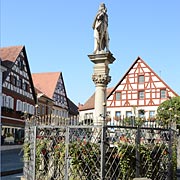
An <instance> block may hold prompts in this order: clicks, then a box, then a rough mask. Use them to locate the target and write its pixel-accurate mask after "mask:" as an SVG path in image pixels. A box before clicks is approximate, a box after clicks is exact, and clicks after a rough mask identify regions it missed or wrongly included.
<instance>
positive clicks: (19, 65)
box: [18, 60, 24, 70]
mask: <svg viewBox="0 0 180 180" xmlns="http://www.w3.org/2000/svg"><path fill="white" fill-rule="evenodd" d="M18 67H19V69H20V70H24V65H23V61H21V60H20V61H19V62H18Z"/></svg>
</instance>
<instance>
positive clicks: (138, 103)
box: [79, 57, 178, 121]
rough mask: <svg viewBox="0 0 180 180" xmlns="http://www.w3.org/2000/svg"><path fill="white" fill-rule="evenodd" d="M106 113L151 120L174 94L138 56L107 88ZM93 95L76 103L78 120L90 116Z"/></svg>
mask: <svg viewBox="0 0 180 180" xmlns="http://www.w3.org/2000/svg"><path fill="white" fill-rule="evenodd" d="M106 94H107V104H106V106H107V114H108V117H109V118H110V119H111V120H121V119H124V118H127V117H132V118H134V117H143V118H145V119H150V120H152V119H153V118H154V117H155V115H156V110H157V108H158V106H159V105H160V104H161V103H162V102H163V101H165V100H167V99H168V98H169V97H174V96H178V95H177V94H176V93H175V92H174V91H173V90H172V89H171V88H170V87H169V86H168V85H167V84H166V83H165V82H164V81H163V80H162V79H161V78H160V77H159V76H158V75H157V74H156V73H155V72H154V71H153V70H152V69H151V68H150V67H149V66H148V64H147V63H145V61H144V60H143V59H141V58H140V57H138V58H137V59H136V60H135V61H134V63H133V64H132V66H131V67H130V68H129V70H128V71H127V72H126V73H125V75H124V76H123V77H122V79H121V80H120V81H119V82H118V83H117V85H116V86H115V87H114V88H107V93H106ZM94 97H95V96H94V95H93V96H91V97H90V98H89V99H88V100H87V102H86V103H85V104H84V105H80V106H79V112H80V119H81V120H85V121H89V119H91V120H92V119H93V113H94Z"/></svg>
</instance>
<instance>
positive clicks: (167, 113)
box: [157, 96, 180, 124]
mask: <svg viewBox="0 0 180 180" xmlns="http://www.w3.org/2000/svg"><path fill="white" fill-rule="evenodd" d="M157 118H158V119H159V120H160V121H161V122H162V123H163V124H169V122H170V121H171V122H172V121H173V122H176V123H177V124H180V96H177V97H173V98H170V99H169V100H166V101H164V102H163V103H161V105H160V106H159V107H158V109H157Z"/></svg>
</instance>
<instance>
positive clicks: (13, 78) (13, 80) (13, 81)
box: [11, 75, 17, 86]
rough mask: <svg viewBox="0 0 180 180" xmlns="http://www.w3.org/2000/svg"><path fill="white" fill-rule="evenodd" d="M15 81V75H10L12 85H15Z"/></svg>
mask: <svg viewBox="0 0 180 180" xmlns="http://www.w3.org/2000/svg"><path fill="white" fill-rule="evenodd" d="M16 81H17V79H16V77H15V76H13V75H11V83H12V84H13V85H14V86H16Z"/></svg>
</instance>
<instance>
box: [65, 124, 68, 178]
mask: <svg viewBox="0 0 180 180" xmlns="http://www.w3.org/2000/svg"><path fill="white" fill-rule="evenodd" d="M65 138H66V139H65V143H66V144H65V149H66V150H65V151H66V152H65V153H66V154H65V180H68V179H69V157H68V156H69V126H67V127H66V137H65Z"/></svg>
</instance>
